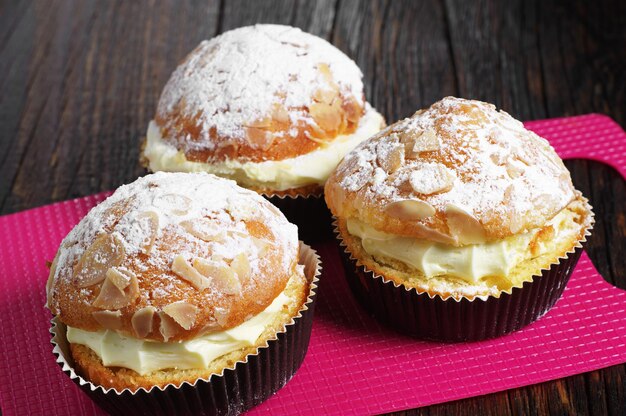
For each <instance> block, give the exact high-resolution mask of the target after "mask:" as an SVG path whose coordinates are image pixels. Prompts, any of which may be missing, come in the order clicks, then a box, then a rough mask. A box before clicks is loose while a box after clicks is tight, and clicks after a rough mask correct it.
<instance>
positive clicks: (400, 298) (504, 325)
mask: <svg viewBox="0 0 626 416" xmlns="http://www.w3.org/2000/svg"><path fill="white" fill-rule="evenodd" d="M592 226H593V218H592V222H591V225H590V226H589V228H588V229H587V230H586V232H585V236H584V237H583V240H581V241H580V242H578V244H577V245H576V246H575V247H573V248H572V250H571V251H570V252H568V253H566V254H565V255H564V256H563V257H561V258H559V259H558V261H557V262H556V263H553V264H552V265H551V266H550V267H549V268H547V269H543V270H541V274H540V275H537V276H534V277H533V280H532V281H529V282H524V283H523V285H522V286H521V287H513V288H512V289H511V290H510V291H507V292H501V293H500V296H499V297H494V296H487V297H484V298H479V297H476V298H474V299H468V298H465V297H463V298H461V299H455V298H453V297H448V298H445V299H444V298H442V297H441V296H439V295H434V296H433V295H431V294H429V293H427V292H420V291H418V290H416V289H415V288H409V287H406V286H404V285H398V284H396V283H395V282H393V281H391V280H387V279H386V278H385V277H383V276H381V275H378V274H376V273H374V272H373V271H371V270H369V269H368V268H367V267H365V266H364V265H363V264H361V263H360V262H359V261H358V260H357V259H356V258H354V257H353V256H352V255H351V253H350V252H349V251H348V250H347V247H346V245H345V244H344V242H343V240H342V238H341V235H340V233H339V230H338V227H337V223H336V222H335V223H334V228H335V234H336V237H337V239H338V241H339V247H340V250H339V251H340V254H341V257H342V261H343V265H344V269H345V273H346V279H347V281H348V284H349V286H350V288H351V290H352V292H353V293H354V295H355V297H356V298H357V299H358V300H359V302H360V303H361V305H362V306H363V307H364V308H365V309H366V310H367V311H368V312H369V313H370V314H372V315H373V316H374V317H375V318H376V319H377V320H379V321H380V322H381V323H383V324H384V325H386V326H389V327H391V328H393V329H395V330H397V331H398V332H401V333H403V334H406V335H409V336H411V337H415V338H420V339H427V340H434V341H446V342H460V341H479V340H484V339H488V338H495V337H499V336H502V335H505V334H508V333H510V332H513V331H517V330H519V329H521V328H523V327H525V326H527V325H529V324H531V323H532V322H534V321H536V320H537V319H539V318H541V317H542V316H543V315H545V314H546V313H547V312H548V311H549V310H550V309H551V308H552V307H553V306H554V304H555V303H556V301H557V300H558V299H559V298H560V297H561V295H562V294H563V290H564V289H565V286H566V285H567V282H568V281H569V278H570V276H571V274H572V271H573V270H574V268H575V266H576V263H577V262H578V259H579V258H580V255H581V253H582V250H583V247H582V246H583V243H585V242H586V237H587V236H588V235H589V234H590V230H591V228H592Z"/></svg>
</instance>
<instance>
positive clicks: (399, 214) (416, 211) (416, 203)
mask: <svg viewBox="0 0 626 416" xmlns="http://www.w3.org/2000/svg"><path fill="white" fill-rule="evenodd" d="M385 212H386V213H387V215H390V216H392V217H395V218H398V219H401V220H407V221H416V220H421V219H424V218H428V217H432V216H433V215H435V208H433V206H432V205H430V204H429V203H428V202H424V201H422V200H419V199H405V200H401V201H396V202H392V203H390V204H388V205H387V206H386V207H385Z"/></svg>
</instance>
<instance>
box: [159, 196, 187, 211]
mask: <svg viewBox="0 0 626 416" xmlns="http://www.w3.org/2000/svg"><path fill="white" fill-rule="evenodd" d="M191 203H192V201H191V199H190V198H187V197H186V196H184V195H179V194H164V195H157V196H155V197H154V199H153V200H152V205H154V206H155V207H156V208H159V209H162V210H165V211H169V212H171V213H172V214H175V215H185V214H187V213H188V212H189V210H190V209H191Z"/></svg>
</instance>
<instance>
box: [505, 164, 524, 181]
mask: <svg viewBox="0 0 626 416" xmlns="http://www.w3.org/2000/svg"><path fill="white" fill-rule="evenodd" d="M520 165H522V166H523V164H521V163H519V162H518V163H514V162H513V161H510V160H509V161H507V163H506V173H507V174H508V175H509V178H511V179H515V178H518V177H520V176H521V175H522V173H524V168H523V167H522V166H520Z"/></svg>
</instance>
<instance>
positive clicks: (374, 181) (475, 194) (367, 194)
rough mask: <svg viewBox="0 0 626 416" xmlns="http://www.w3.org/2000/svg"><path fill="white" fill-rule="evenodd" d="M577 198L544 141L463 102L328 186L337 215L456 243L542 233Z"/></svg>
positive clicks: (399, 127) (384, 144)
mask: <svg viewBox="0 0 626 416" xmlns="http://www.w3.org/2000/svg"><path fill="white" fill-rule="evenodd" d="M575 192H576V191H575V190H574V187H573V185H572V181H571V178H570V174H569V172H568V170H567V169H566V168H565V166H564V165H563V162H562V161H561V159H560V158H559V157H558V156H557V154H556V153H555V151H554V149H553V148H552V147H551V146H550V144H549V143H548V142H547V141H546V140H545V139H543V138H541V137H539V136H537V135H536V134H535V133H533V132H531V131H529V130H526V129H525V128H524V126H523V125H522V123H520V122H519V121H517V120H515V119H514V118H512V117H511V116H510V115H509V114H507V113H506V112H504V111H497V110H496V108H495V106H493V105H491V104H487V103H483V102H480V101H473V100H465V99H460V98H454V97H446V98H444V99H442V100H441V101H438V102H436V103H435V104H433V105H432V106H431V107H429V108H428V109H425V110H420V111H418V112H416V113H415V114H414V115H413V116H412V117H410V118H407V119H404V120H401V121H399V122H397V123H395V124H393V125H391V126H389V127H387V128H386V129H384V130H382V131H381V132H380V133H379V134H377V135H375V136H374V137H372V138H371V139H369V140H367V141H366V142H363V143H362V144H361V145H360V146H358V147H357V148H356V149H354V150H353V151H352V152H351V153H349V154H348V155H347V156H346V157H345V158H344V160H343V161H342V162H341V164H340V165H339V166H338V167H337V169H336V170H335V171H334V172H333V174H332V175H331V176H330V178H329V179H328V181H327V182H326V187H325V194H326V201H327V203H328V206H329V207H330V209H331V211H332V213H333V214H334V215H335V216H337V217H340V218H344V219H347V218H350V217H354V218H358V219H359V220H361V221H363V222H365V223H367V224H369V225H371V226H373V227H374V228H376V229H378V230H380V231H385V232H388V233H392V234H397V235H406V236H412V237H417V238H425V239H428V240H433V241H438V242H442V243H446V244H453V245H464V244H474V243H481V242H485V241H492V240H496V239H501V238H505V237H507V236H510V235H514V234H517V233H521V232H523V231H525V230H529V229H532V228H536V227H539V226H542V225H543V224H545V223H546V222H547V221H548V220H549V219H551V218H552V217H554V216H555V215H556V214H557V213H558V212H560V211H561V210H562V209H563V208H564V207H565V206H567V204H569V203H570V202H571V201H572V200H573V199H574V198H575Z"/></svg>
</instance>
